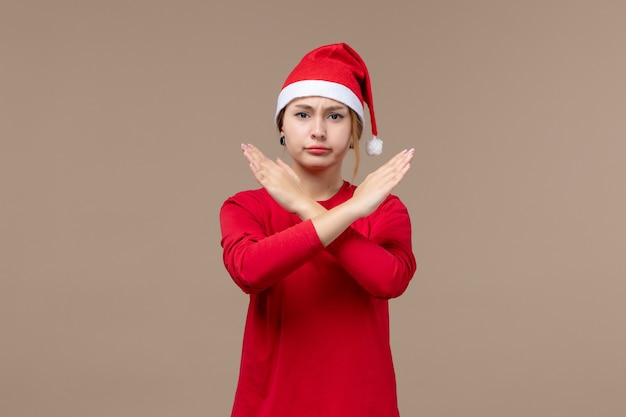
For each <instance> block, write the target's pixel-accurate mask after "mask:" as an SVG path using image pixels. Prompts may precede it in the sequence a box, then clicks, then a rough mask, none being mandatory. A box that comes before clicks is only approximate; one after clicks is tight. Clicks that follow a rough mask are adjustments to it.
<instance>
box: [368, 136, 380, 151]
mask: <svg viewBox="0 0 626 417" xmlns="http://www.w3.org/2000/svg"><path fill="white" fill-rule="evenodd" d="M365 150H366V151H367V154H368V155H380V154H381V153H383V141H382V140H381V139H379V138H377V137H376V136H372V138H371V139H369V140H368V141H367V144H366V145H365Z"/></svg>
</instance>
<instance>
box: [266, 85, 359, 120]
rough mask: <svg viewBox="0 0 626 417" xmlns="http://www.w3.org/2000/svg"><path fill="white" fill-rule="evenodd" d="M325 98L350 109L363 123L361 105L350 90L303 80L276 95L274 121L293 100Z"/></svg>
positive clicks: (340, 86)
mask: <svg viewBox="0 0 626 417" xmlns="http://www.w3.org/2000/svg"><path fill="white" fill-rule="evenodd" d="M311 96H316V97H326V98H330V99H333V100H337V101H339V102H341V103H343V104H345V105H346V106H348V107H350V108H351V109H352V110H354V111H355V112H356V114H358V115H359V117H360V118H361V122H362V123H365V119H364V117H363V104H362V103H361V100H360V99H359V98H358V97H357V95H356V94H354V92H352V90H350V89H349V88H348V87H346V86H345V85H343V84H339V83H334V82H332V81H324V80H304V81H296V82H295V83H291V84H289V85H288V86H286V87H285V88H283V89H282V90H281V92H280V94H279V95H278V101H277V103H276V114H275V115H274V120H276V117H278V113H280V111H281V110H282V109H283V108H284V107H285V106H286V105H287V104H289V102H290V101H291V100H293V99H296V98H300V97H311Z"/></svg>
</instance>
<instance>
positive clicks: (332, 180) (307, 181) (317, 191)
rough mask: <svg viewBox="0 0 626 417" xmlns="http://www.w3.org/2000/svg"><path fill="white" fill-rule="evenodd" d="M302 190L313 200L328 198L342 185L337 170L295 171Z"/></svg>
mask: <svg viewBox="0 0 626 417" xmlns="http://www.w3.org/2000/svg"><path fill="white" fill-rule="evenodd" d="M297 174H298V177H299V178H300V186H301V187H302V190H303V191H304V192H305V193H306V194H307V195H308V196H309V197H311V198H312V199H314V200H315V201H324V200H328V199H329V198H330V197H332V196H333V195H335V194H336V193H337V191H339V190H340V189H341V187H342V186H343V178H342V177H341V171H339V172H310V171H303V172H297Z"/></svg>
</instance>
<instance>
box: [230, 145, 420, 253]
mask: <svg viewBox="0 0 626 417" xmlns="http://www.w3.org/2000/svg"><path fill="white" fill-rule="evenodd" d="M241 148H242V150H243V153H244V156H245V157H246V159H247V160H248V162H249V164H250V170H251V171H252V173H253V174H254V176H255V178H256V179H257V181H258V182H259V184H261V185H262V186H263V187H264V188H265V189H266V190H267V192H268V193H269V194H270V195H271V196H272V198H274V200H275V201H276V202H277V203H278V204H280V205H281V206H282V207H283V208H284V209H285V210H287V211H289V212H292V213H295V214H297V215H298V217H300V218H301V219H302V220H308V219H311V221H312V223H313V226H314V228H315V230H316V232H317V235H318V237H319V239H320V241H321V242H322V245H324V246H328V245H329V244H330V243H331V242H333V241H334V240H335V239H336V238H337V237H338V236H339V235H340V234H341V233H343V231H344V230H346V229H347V228H348V227H349V226H350V225H351V224H352V223H353V222H354V221H355V220H357V219H359V218H362V217H366V216H368V215H370V214H371V213H372V212H373V211H374V210H376V208H378V206H379V205H380V204H381V203H382V202H383V200H384V199H385V198H386V197H387V196H388V195H389V194H390V193H391V191H392V190H393V189H394V188H395V187H396V186H397V185H398V184H399V183H400V181H401V180H402V179H403V178H404V176H405V174H406V173H407V172H408V171H409V168H410V167H411V165H410V162H411V160H412V159H413V154H414V151H413V149H410V150H404V151H402V152H399V153H398V154H396V155H395V156H394V157H392V158H391V159H390V160H389V161H388V162H387V163H385V164H383V165H382V166H381V167H380V168H378V169H377V170H376V171H374V172H372V173H371V174H369V175H368V176H367V177H366V178H365V180H364V181H363V182H362V183H361V184H360V185H359V186H358V188H357V189H356V191H355V192H354V195H353V196H352V198H351V199H349V200H348V201H346V202H344V203H342V204H340V205H338V206H336V207H334V208H332V209H330V210H327V209H325V208H324V207H322V206H321V205H320V204H319V203H317V202H316V201H315V200H313V199H312V198H310V197H308V196H307V195H306V194H305V193H304V192H303V191H302V189H301V188H300V184H299V179H298V177H297V175H296V173H295V172H294V171H293V170H292V169H291V167H289V165H287V164H286V163H284V162H283V161H282V160H280V159H277V161H276V162H274V161H272V160H271V159H269V158H267V157H266V156H265V155H263V153H262V152H261V151H260V150H259V149H258V148H256V147H254V146H252V145H249V144H248V145H246V144H243V145H241Z"/></svg>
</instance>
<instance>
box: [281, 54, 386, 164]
mask: <svg viewBox="0 0 626 417" xmlns="http://www.w3.org/2000/svg"><path fill="white" fill-rule="evenodd" d="M309 96H318V97H326V98H330V99H333V100H336V101H339V102H341V103H343V104H345V105H346V106H348V107H350V108H351V109H352V110H354V111H355V112H356V113H357V114H358V115H359V118H360V119H361V122H362V123H363V124H365V118H364V117H363V113H364V111H363V109H364V107H363V103H366V104H367V107H368V109H369V116H370V122H371V124H372V135H373V137H372V138H370V139H369V140H368V141H367V146H366V151H367V154H368V155H380V154H381V152H382V150H383V141H382V140H380V139H379V138H378V137H377V135H378V131H377V129H376V117H375V116H374V103H373V101H372V87H371V84H370V76H369V73H368V71H367V67H366V66H365V62H364V61H363V59H362V58H361V57H360V56H359V54H358V53H357V52H356V51H355V50H354V49H352V48H351V47H350V46H349V45H347V44H345V43H336V44H332V45H325V46H321V47H319V48H316V49H314V50H312V51H311V52H309V53H308V54H306V55H305V56H304V57H303V58H302V60H301V61H300V62H299V63H298V65H297V66H296V67H295V68H294V69H293V70H292V71H291V73H290V74H289V76H288V77H287V79H286V80H285V83H284V84H283V87H282V89H281V91H280V94H279V95H278V102H277V105H276V115H275V116H274V119H276V117H278V113H279V112H280V111H281V110H282V109H283V108H284V107H285V106H286V105H287V104H289V102H290V101H291V100H293V99H296V98H300V97H309Z"/></svg>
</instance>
